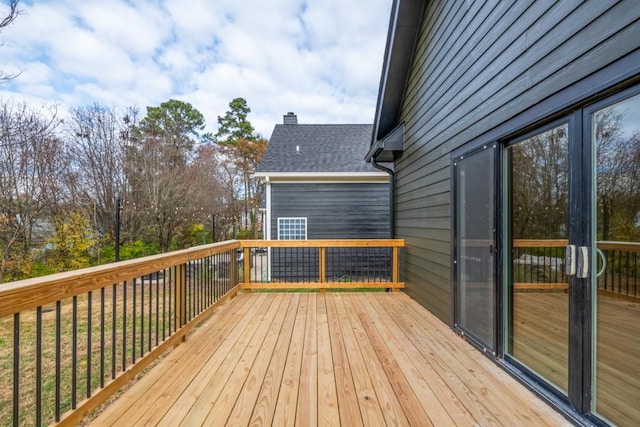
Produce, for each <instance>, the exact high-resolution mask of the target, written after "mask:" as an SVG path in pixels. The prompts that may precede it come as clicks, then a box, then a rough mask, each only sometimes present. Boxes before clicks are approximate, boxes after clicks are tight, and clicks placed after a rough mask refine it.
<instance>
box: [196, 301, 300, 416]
mask: <svg viewBox="0 0 640 427" xmlns="http://www.w3.org/2000/svg"><path fill="white" fill-rule="evenodd" d="M281 295H283V298H281V299H280V300H279V301H278V306H277V307H276V306H272V307H271V310H269V314H268V316H265V319H264V320H263V322H262V323H261V324H260V325H259V326H258V328H257V330H256V331H255V333H254V334H253V337H252V338H251V342H250V344H249V345H248V346H247V348H246V349H245V350H244V352H243V353H242V358H241V359H240V361H239V362H238V364H237V365H236V367H235V369H234V370H233V373H232V374H231V381H228V382H227V386H226V387H225V388H224V390H223V391H222V393H221V394H220V397H218V399H217V400H216V403H215V404H214V405H213V407H212V408H211V410H210V411H209V415H208V416H207V418H206V419H205V420H204V422H202V423H201V425H207V426H212V427H215V426H223V425H226V424H227V423H228V424H229V425H242V423H238V422H236V421H235V420H232V419H230V418H229V415H230V413H231V412H232V410H233V408H234V406H237V407H238V408H239V410H241V411H245V412H247V418H249V417H250V416H251V413H250V412H249V411H247V408H253V407H254V406H255V402H256V400H255V399H256V396H257V394H258V392H259V391H260V387H261V386H262V381H263V379H264V375H265V372H266V370H267V366H268V364H269V359H270V358H271V355H272V354H273V348H274V346H275V344H276V341H277V339H278V334H279V333H280V329H281V328H282V322H284V317H285V315H286V314H287V310H286V309H285V307H286V306H288V305H289V301H290V300H291V295H290V294H281ZM269 323H270V324H269ZM259 355H260V356H261V357H258V356H259ZM239 418H240V417H239ZM184 425H194V424H193V423H192V422H190V421H188V420H186V419H185V422H184Z"/></svg>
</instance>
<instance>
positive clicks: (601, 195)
mask: <svg viewBox="0 0 640 427" xmlns="http://www.w3.org/2000/svg"><path fill="white" fill-rule="evenodd" d="M585 119H586V121H587V122H588V124H589V125H590V131H591V132H590V136H591V153H592V155H591V160H592V163H591V168H592V170H593V176H594V178H595V179H594V180H593V186H592V189H593V191H592V194H591V195H592V199H591V203H592V206H591V212H592V218H591V219H592V221H591V227H592V230H593V231H592V238H593V241H592V244H591V249H592V255H591V259H592V262H591V281H592V282H591V284H592V289H593V301H594V305H593V311H594V313H595V316H594V317H595V322H594V326H595V328H594V339H593V341H594V343H595V346H594V347H595V348H594V355H595V357H594V361H595V363H594V365H593V368H594V369H593V378H594V381H593V395H594V398H593V399H592V401H593V407H594V409H595V412H596V413H597V414H599V415H600V416H602V417H604V418H606V419H608V420H610V421H612V422H613V423H615V424H617V425H620V426H624V425H629V426H631V425H638V423H640V405H639V403H640V95H636V96H633V97H622V98H620V97H619V98H618V99H613V100H612V101H609V102H605V103H603V104H601V105H598V106H594V107H593V108H592V109H590V110H589V111H587V113H586V114H585Z"/></svg>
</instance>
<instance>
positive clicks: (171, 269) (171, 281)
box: [169, 267, 175, 336]
mask: <svg viewBox="0 0 640 427" xmlns="http://www.w3.org/2000/svg"><path fill="white" fill-rule="evenodd" d="M174 268H175V267H171V268H169V336H171V331H172V329H171V327H172V326H173V322H174V321H173V319H172V315H173V312H172V311H171V291H172V288H173V286H175V285H174V283H173V269H174Z"/></svg>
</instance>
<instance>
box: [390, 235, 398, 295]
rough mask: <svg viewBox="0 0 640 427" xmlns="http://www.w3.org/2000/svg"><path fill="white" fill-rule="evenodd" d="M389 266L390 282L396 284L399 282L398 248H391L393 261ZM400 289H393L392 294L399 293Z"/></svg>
mask: <svg viewBox="0 0 640 427" xmlns="http://www.w3.org/2000/svg"><path fill="white" fill-rule="evenodd" d="M391 262H392V265H391V281H392V282H393V283H398V282H399V281H400V261H399V257H398V247H397V246H394V247H393V259H392V261H391ZM399 291H400V289H398V288H393V292H399Z"/></svg>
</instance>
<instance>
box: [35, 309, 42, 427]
mask: <svg viewBox="0 0 640 427" xmlns="http://www.w3.org/2000/svg"><path fill="white" fill-rule="evenodd" d="M36 425H37V426H40V425H42V307H38V308H36Z"/></svg>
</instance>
